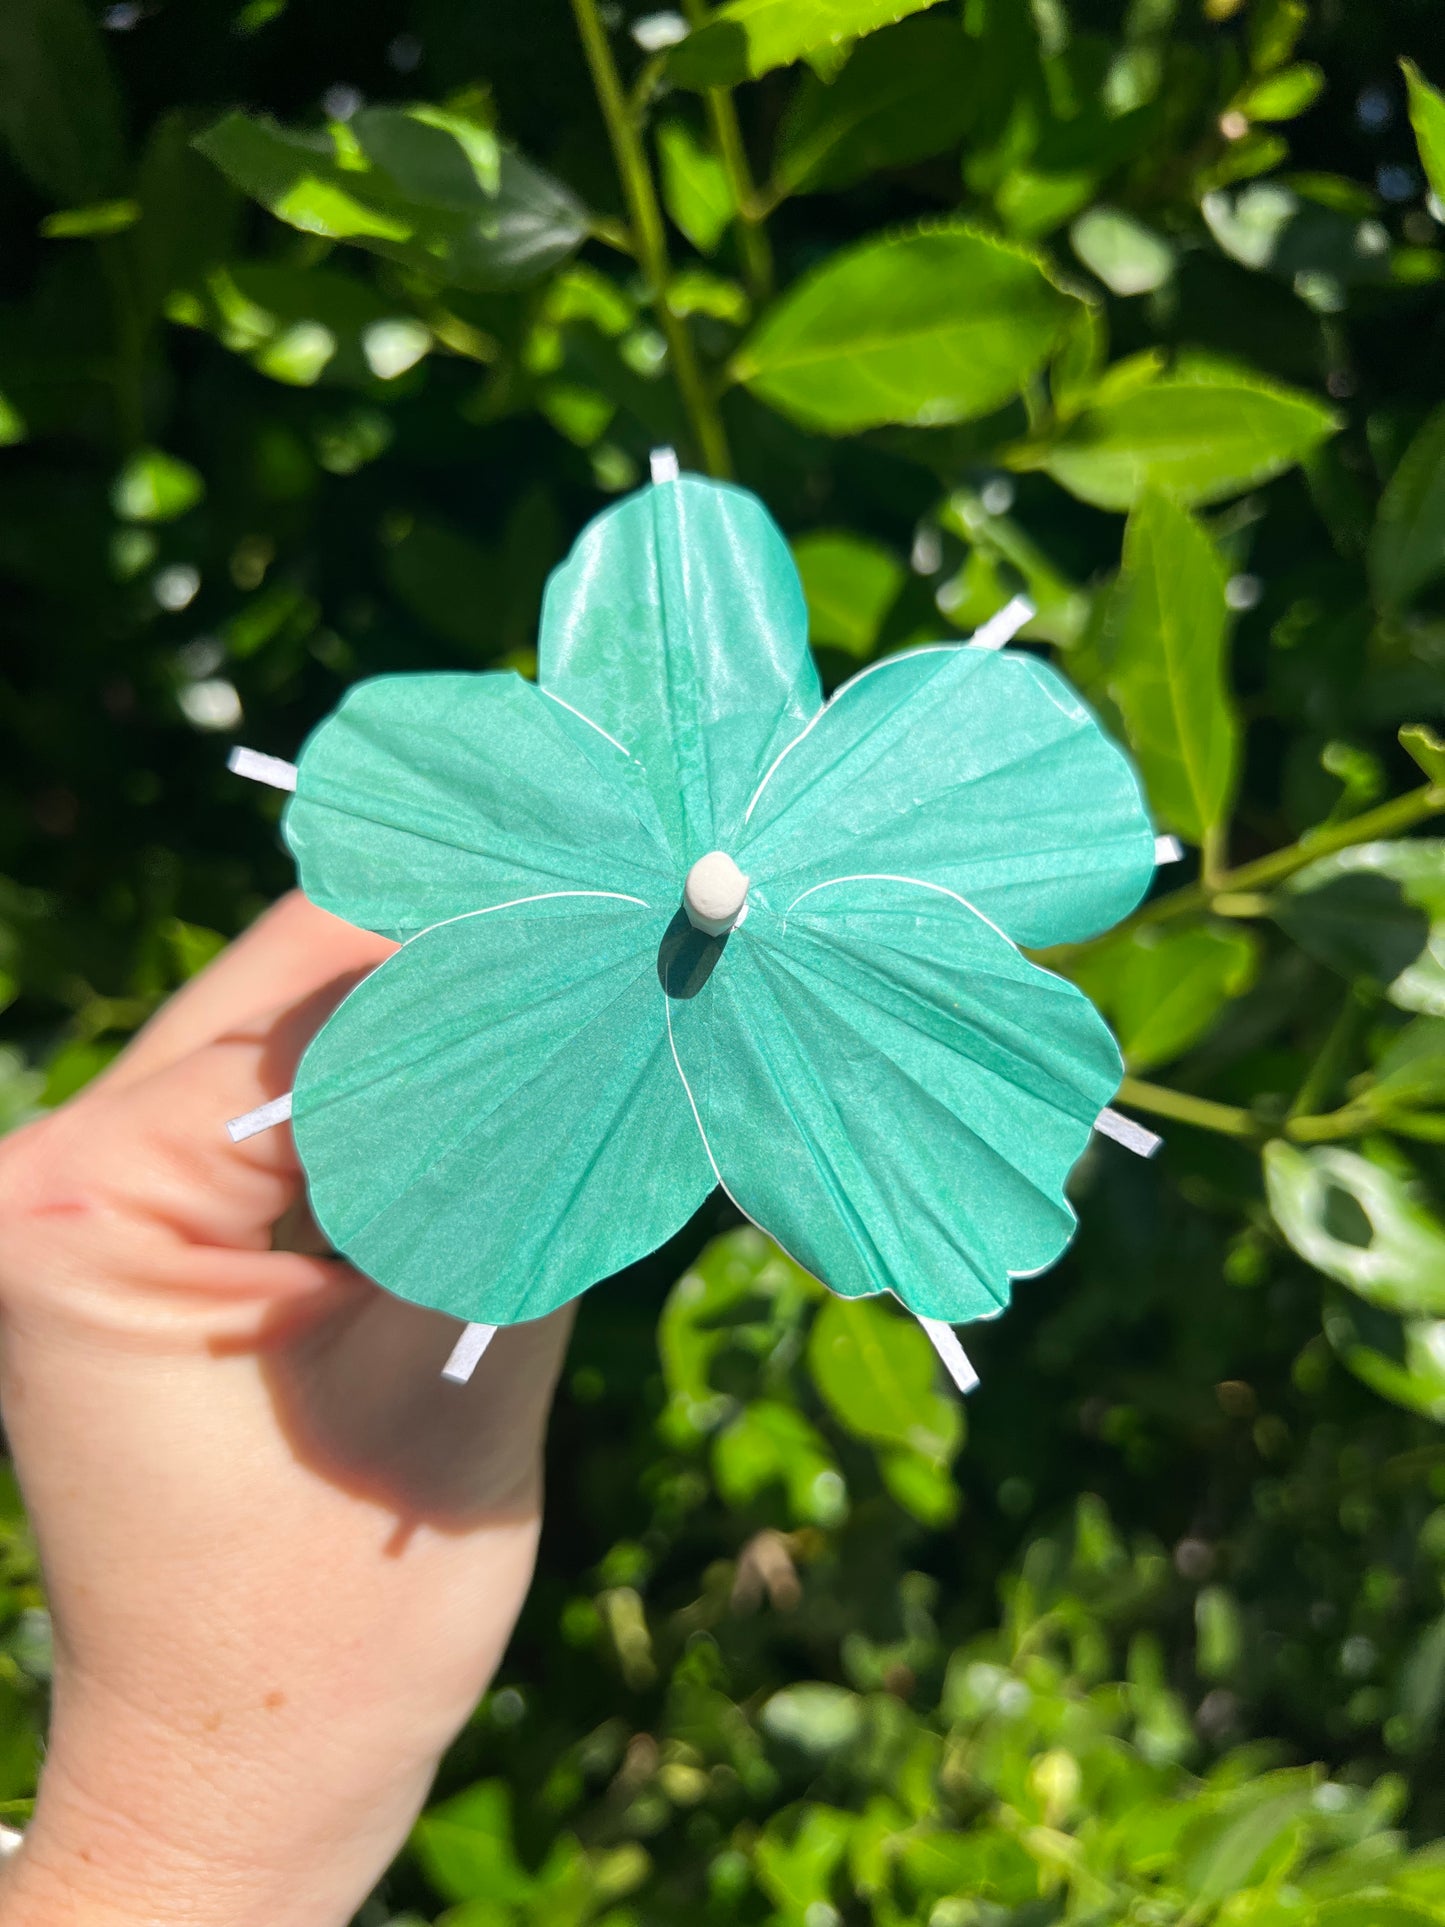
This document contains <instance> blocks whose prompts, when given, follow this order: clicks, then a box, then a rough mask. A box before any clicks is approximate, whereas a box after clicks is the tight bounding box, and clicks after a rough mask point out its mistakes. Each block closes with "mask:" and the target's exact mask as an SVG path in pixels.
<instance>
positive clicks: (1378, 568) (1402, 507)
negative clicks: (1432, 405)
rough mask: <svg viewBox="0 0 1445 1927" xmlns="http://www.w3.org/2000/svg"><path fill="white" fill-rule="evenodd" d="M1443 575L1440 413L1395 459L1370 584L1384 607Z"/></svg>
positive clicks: (1376, 532)
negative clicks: (1397, 459) (1396, 460)
mask: <svg viewBox="0 0 1445 1927" xmlns="http://www.w3.org/2000/svg"><path fill="white" fill-rule="evenodd" d="M1441 575H1445V408H1437V409H1436V410H1435V412H1434V414H1433V415H1431V416H1430V417H1429V419H1428V420H1427V421H1426V422H1425V424H1424V426H1423V427H1422V428H1421V429H1420V431H1419V433H1418V434H1417V435H1416V436H1415V439H1414V440H1413V441H1412V442H1411V443H1410V446H1409V447H1408V448H1407V449H1406V450H1405V453H1404V455H1403V456H1402V457H1401V458H1400V461H1399V463H1398V465H1397V466H1396V469H1395V472H1394V474H1393V475H1392V476H1391V477H1390V480H1389V483H1388V485H1387V487H1386V489H1385V492H1384V494H1383V495H1382V496H1381V497H1380V507H1379V511H1378V513H1377V514H1376V517H1375V526H1374V529H1373V531H1372V532H1371V535H1370V580H1371V582H1372V584H1373V585H1374V590H1375V594H1376V595H1377V596H1378V597H1379V599H1380V601H1381V602H1382V603H1384V604H1385V605H1386V606H1387V607H1398V606H1400V605H1401V604H1403V603H1408V602H1409V601H1411V600H1412V598H1413V597H1414V596H1416V595H1417V594H1418V593H1419V591H1420V590H1421V589H1423V588H1425V587H1426V585H1427V584H1428V583H1431V582H1433V581H1435V580H1436V579H1437V578H1438V577H1439V576H1441Z"/></svg>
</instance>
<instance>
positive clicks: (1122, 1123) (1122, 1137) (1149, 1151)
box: [1094, 1111, 1164, 1158]
mask: <svg viewBox="0 0 1445 1927" xmlns="http://www.w3.org/2000/svg"><path fill="white" fill-rule="evenodd" d="M1094 1129H1095V1130H1096V1131H1098V1132H1100V1133H1101V1134H1102V1135H1103V1136H1104V1137H1111V1138H1113V1140H1114V1142H1115V1143H1116V1144H1122V1145H1123V1147H1124V1149H1125V1150H1126V1151H1133V1152H1134V1153H1135V1154H1136V1156H1138V1157H1141V1158H1152V1157H1153V1155H1154V1153H1155V1152H1156V1151H1157V1150H1158V1149H1159V1148H1160V1146H1161V1145H1162V1144H1163V1142H1164V1140H1163V1138H1162V1137H1158V1136H1156V1134H1155V1133H1154V1132H1153V1131H1146V1130H1145V1128H1144V1126H1143V1125H1142V1124H1136V1123H1135V1122H1134V1120H1133V1118H1132V1117H1125V1116H1124V1115H1123V1113H1122V1112H1121V1111H1100V1113H1099V1115H1098V1116H1097V1117H1096V1118H1095V1119H1094Z"/></svg>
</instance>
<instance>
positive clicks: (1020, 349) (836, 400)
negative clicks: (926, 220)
mask: <svg viewBox="0 0 1445 1927" xmlns="http://www.w3.org/2000/svg"><path fill="white" fill-rule="evenodd" d="M1074 306H1075V303H1074V301H1073V300H1072V298H1071V297H1070V296H1068V295H1066V294H1064V293H1062V292H1061V291H1060V289H1059V288H1058V287H1056V286H1055V284H1054V283H1053V282H1052V281H1051V280H1050V279H1049V277H1048V275H1047V274H1046V273H1045V271H1044V269H1043V267H1042V266H1041V265H1040V263H1039V261H1038V260H1037V259H1036V258H1035V257H1034V256H1033V255H1032V254H1030V253H1028V252H1027V251H1026V250H1025V249H1023V248H1018V247H1013V246H1011V245H1009V244H1008V243H1006V242H1003V241H999V240H997V239H995V238H994V237H993V236H990V235H986V234H981V233H979V232H977V231H976V230H974V229H972V228H968V227H963V226H940V227H936V228H926V229H920V230H915V231H914V232H911V233H907V234H898V235H889V236H886V237H884V238H882V239H876V240H871V241H863V242H860V243H859V244H858V245H857V246H855V247H852V248H849V249H846V250H845V251H844V252H842V253H840V254H837V255H835V256H833V257H832V259H831V260H829V261H828V262H827V263H825V265H824V266H823V267H821V268H818V269H815V270H814V272H813V273H812V274H810V275H808V276H806V277H805V278H804V279H803V280H802V281H800V282H798V283H797V284H796V285H795V286H794V287H792V288H790V289H789V290H788V291H787V293H786V294H784V295H783V296H782V297H781V299H780V300H779V301H777V302H776V303H775V304H774V305H773V307H772V308H770V309H769V310H768V311H767V313H766V314H764V316H763V317H762V320H761V321H760V322H759V324H758V326H757V327H756V328H755V329H754V331H753V333H752V334H751V335H750V336H749V337H748V339H747V341H746V342H745V343H744V344H743V346H742V348H741V349H740V350H739V352H738V355H737V357H736V359H735V361H734V363H733V371H732V372H733V375H734V378H735V379H736V380H738V381H742V382H745V383H746V384H747V386H748V387H749V388H750V389H751V390H752V391H753V393H754V394H755V395H757V396H758V397H759V398H760V399H761V400H763V401H766V402H769V403H770V404H771V405H772V406H773V407H775V408H777V409H778V410H779V411H780V412H781V413H783V414H785V415H790V416H792V417H793V419H794V420H796V421H799V422H802V423H803V424H804V425H805V426H807V427H810V428H818V429H822V430H824V431H825V432H827V433H829V434H834V435H844V434H850V433H852V432H853V431H855V430H857V429H860V428H869V427H874V426H877V425H879V424H881V423H884V422H901V423H911V424H914V425H916V426H919V427H936V426H938V425H940V424H942V423H945V422H958V421H968V420H971V419H973V418H974V417H975V416H978V415H983V414H987V413H988V412H989V411H990V410H991V409H994V408H997V407H1000V406H1001V405H1002V404H1003V403H1004V402H1006V401H1008V400H1009V399H1010V398H1011V397H1012V396H1014V395H1016V394H1017V393H1018V392H1019V390H1020V388H1022V386H1023V385H1024V383H1025V382H1026V381H1027V380H1028V379H1029V378H1030V376H1031V375H1033V374H1035V373H1036V372H1037V371H1038V369H1039V368H1041V367H1042V365H1043V363H1044V362H1045V360H1046V359H1047V358H1048V355H1049V353H1050V351H1051V350H1052V348H1053V347H1054V345H1055V343H1056V342H1057V341H1058V340H1059V338H1060V336H1061V335H1062V333H1063V330H1064V327H1065V325H1066V323H1067V321H1068V319H1069V317H1070V314H1071V313H1072V311H1073V308H1074Z"/></svg>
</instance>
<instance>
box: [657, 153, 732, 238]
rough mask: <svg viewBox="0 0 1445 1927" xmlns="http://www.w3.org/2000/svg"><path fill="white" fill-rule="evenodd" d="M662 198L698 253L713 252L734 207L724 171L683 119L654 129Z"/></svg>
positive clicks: (725, 171)
mask: <svg viewBox="0 0 1445 1927" xmlns="http://www.w3.org/2000/svg"><path fill="white" fill-rule="evenodd" d="M657 154H658V159H659V160H660V162H661V163H662V198H663V203H664V205H665V206H666V208H667V211H668V213H669V214H670V215H671V216H672V218H673V220H674V221H675V222H676V224H677V226H678V227H679V228H680V229H681V230H682V232H683V233H684V234H685V235H686V236H687V238H688V240H689V241H691V242H692V244H693V246H694V247H695V248H696V249H697V251H698V252H699V254H714V253H716V251H717V247H718V243H719V242H720V241H721V240H722V237H723V235H724V234H725V233H726V232H727V228H728V223H729V222H730V221H731V220H732V219H733V218H734V216H735V214H736V212H737V210H736V208H735V207H734V205H733V197H732V190H731V188H730V187H729V186H728V177H727V170H726V169H725V168H724V167H723V164H722V162H721V161H720V160H719V159H718V158H717V156H716V154H714V153H713V152H712V150H711V149H710V148H708V147H706V146H704V144H703V143H702V142H701V141H700V140H699V139H698V137H697V135H696V134H694V133H693V131H692V128H691V127H690V126H689V125H688V123H687V122H686V121H685V120H668V121H664V122H663V123H662V125H661V127H659V128H658V130H657Z"/></svg>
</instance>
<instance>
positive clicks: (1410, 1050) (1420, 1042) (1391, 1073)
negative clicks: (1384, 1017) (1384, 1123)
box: [1369, 1017, 1445, 1116]
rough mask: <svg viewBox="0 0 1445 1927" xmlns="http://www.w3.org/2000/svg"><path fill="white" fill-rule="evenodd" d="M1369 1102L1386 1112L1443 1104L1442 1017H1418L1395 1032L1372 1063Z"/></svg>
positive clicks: (1444, 1056) (1444, 1044) (1444, 1058)
mask: <svg viewBox="0 0 1445 1927" xmlns="http://www.w3.org/2000/svg"><path fill="white" fill-rule="evenodd" d="M1369 1102H1370V1104H1371V1106H1372V1107H1376V1108H1378V1109H1380V1110H1381V1111H1382V1112H1383V1113H1384V1114H1385V1115H1387V1116H1389V1115H1391V1114H1393V1113H1394V1112H1396V1111H1419V1110H1426V1109H1428V1108H1430V1107H1432V1106H1439V1107H1441V1108H1445V1017H1417V1018H1416V1019H1415V1020H1414V1022H1413V1023H1409V1024H1406V1026H1405V1028H1404V1029H1403V1030H1402V1031H1399V1032H1398V1033H1397V1034H1396V1036H1395V1037H1394V1039H1393V1041H1392V1042H1391V1043H1390V1045H1389V1047H1388V1048H1387V1050H1386V1051H1385V1053H1384V1055H1383V1056H1382V1057H1381V1059H1380V1061H1379V1063H1378V1064H1376V1066H1375V1081H1374V1083H1373V1084H1371V1086H1370V1088H1369Z"/></svg>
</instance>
